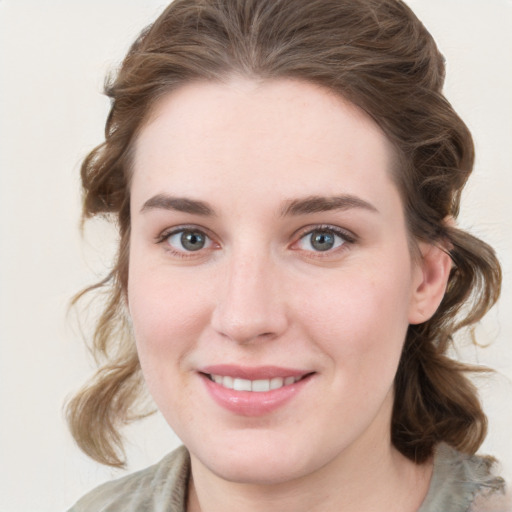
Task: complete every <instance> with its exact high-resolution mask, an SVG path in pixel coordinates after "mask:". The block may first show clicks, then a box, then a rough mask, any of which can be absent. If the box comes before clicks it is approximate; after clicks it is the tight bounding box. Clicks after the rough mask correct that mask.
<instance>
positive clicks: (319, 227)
mask: <svg viewBox="0 0 512 512" xmlns="http://www.w3.org/2000/svg"><path fill="white" fill-rule="evenodd" d="M315 231H326V232H330V233H333V234H334V235H336V236H339V237H340V238H342V239H343V241H344V243H343V244H341V246H339V247H337V248H334V249H332V250H327V251H324V252H322V251H308V250H304V249H300V248H294V247H293V246H294V245H297V244H298V243H299V242H300V241H301V240H302V239H303V238H304V237H306V236H308V235H311V234H312V233H314V232H315ZM293 239H294V241H293V243H292V244H291V248H292V249H295V250H301V251H304V252H307V253H311V254H314V255H315V257H327V256H329V255H332V254H334V253H337V252H338V251H343V250H346V249H348V247H347V246H350V245H352V244H354V243H356V242H357V240H358V237H357V235H355V234H354V233H353V232H352V231H349V230H347V229H345V228H341V227H339V226H335V225H332V224H312V225H309V226H304V227H303V228H301V229H299V230H298V231H296V232H295V233H294V235H293Z"/></svg>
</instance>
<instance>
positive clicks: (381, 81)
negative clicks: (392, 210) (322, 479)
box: [67, 0, 501, 466]
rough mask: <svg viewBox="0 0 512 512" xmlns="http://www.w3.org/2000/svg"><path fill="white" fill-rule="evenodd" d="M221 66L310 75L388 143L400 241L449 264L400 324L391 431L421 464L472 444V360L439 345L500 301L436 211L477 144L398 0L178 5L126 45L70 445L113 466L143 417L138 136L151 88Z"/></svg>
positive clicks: (220, 75)
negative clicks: (432, 248)
mask: <svg viewBox="0 0 512 512" xmlns="http://www.w3.org/2000/svg"><path fill="white" fill-rule="evenodd" d="M233 75H239V76H244V77H248V78H254V79H257V80H275V79H292V80H302V81H307V82H310V83H314V84H317V85H320V86H322V87H324V88H326V89H328V90H330V91H333V92H334V93H336V94H338V95H340V96H342V97H344V98H346V99H348V100H349V101H350V102H352V103H353V104H355V105H357V106H358V107H360V108H361V109H363V110H364V111H365V112H366V113H367V114H368V115H369V116H371V117H372V118H373V119H374V121H375V122H376V123H377V124H378V125H379V126H380V127H381V128H382V130H383V131H384V132H385V134H386V136H387V137H388V139H389V140H390V141H391V142H392V144H393V145H394V148H395V152H396V155H397V165H396V169H394V171H393V179H394V180H395V183H396V185H397V187H398V190H399V191H400V194H401V197H402V201H403V204H404V210H405V216H406V220H407V225H408V231H409V236H410V239H411V240H413V241H419V240H421V241H426V242H429V243H433V244H436V245H438V246H440V247H443V248H445V250H447V251H449V254H450V256H451V258H452V261H453V268H452V270H451V272H450V276H449V280H448V286H447V290H446V293H445V296H444V298H443V300H442V303H441V305H440V307H439V308H438V310H437V311H436V313H435V314H434V316H433V317H432V318H431V319H430V320H428V321H426V322H424V323H422V324H420V325H411V326H410V327H409V329H408V332H407V336H406V340H405V343H404V348H403V353H402V356H401V360H400V363H399V367H398V371H397V375H396V378H395V400H394V408H393V413H392V420H391V440H392V443H393V445H394V446H395V447H396V448H397V449H398V450H399V451H400V452H401V453H402V454H404V455H405V456H406V457H408V458H409V459H411V460H413V461H415V462H417V463H421V462H424V461H425V460H427V459H428V458H429V457H430V456H431V455H432V453H433V450H434V448H435V446H436V445H437V444H438V443H440V442H447V443H449V444H451V445H452V446H454V447H455V448H457V449H459V450H460V451H462V452H465V453H474V452H475V451H476V450H477V449H478V447H479V446H480V444H481V443H482V441H483V439H484V437H485V434H486V428H487V420H486V417H485V414H484V413H483V411H482V408H481V405H480V402H479V399H478V396H477V391H476V389H475V387H474V385H473V384H472V383H471V382H470V380H469V379H468V377H467V373H468V372H469V371H477V370H478V368H476V367H470V366H468V365H465V364H462V363H460V362H456V361H454V360H452V359H451V358H450V357H448V356H447V350H448V348H449V347H450V345H451V344H452V341H453V335H454V333H455V332H456V331H457V330H459V329H461V328H463V327H468V326H471V325H473V324H475V323H476V322H477V321H478V320H480V319H481V318H482V316H483V315H484V314H485V313H486V312H487V310H488V309H489V308H490V307H491V306H492V305H493V304H494V303H495V302H496V300H497V299H498V296H499V292H500V283H501V270H500V266H499V263H498V261H497V259H496V256H495V254H494V252H493V250H492V249H491V248H490V247H489V246H488V245H487V244H486V243H484V242H482V241H481V240H479V239H477V238H475V237H473V236H472V235H470V234H468V233H466V232H464V231H462V230H461V229H458V228H457V227H455V226H454V225H453V223H450V222H447V221H446V219H449V218H456V217H457V215H458V212H459V203H460V197H461V191H462V188H463V186H464V184H465V183H466V180H467V179H468V177H469V175H470V173H471V171H472V167H473V160H474V147H473V141H472V137H471V134H470V132H469V130H468V128H467V127H466V125H465V124H464V123H463V121H462V120H461V119H460V118H459V116H458V115H457V114H456V112H455V111H454V110H453V108H452V107H451V105H450V103H449V102H448V101H447V100H446V98H445V97H444V95H443V93H442V87H443V82H444V75H445V67H444V59H443V57H442V55H441V54H440V52H439V50H438V49H437V47H436V44H435V42H434V40H433V38H432V36H431V35H430V34H429V32H428V31H427V30H426V29H425V27H424V26H423V25H422V24H421V22H420V21H419V20H418V19H417V18H416V16H415V15H414V13H413V12H412V11H411V10H410V9H409V8H408V7H407V6H406V5H405V4H404V3H403V2H402V1H400V0H175V1H174V2H173V3H172V4H171V5H169V6H168V7H167V8H166V9H165V10H164V12H163V13H162V14H161V15H160V17H159V18H158V19H157V20H156V21H155V22H154V23H153V24H152V25H151V26H149V27H148V28H146V29H145V30H144V31H143V32H142V33H141V34H140V36H139V37H138V38H137V40H136V41H135V42H134V44H133V45H132V47H131V48H130V50H129V52H128V54H127V55H126V57H125V59H124V61H123V63H122V65H121V67H120V69H119V70H118V72H117V75H116V76H115V77H114V78H110V79H108V80H107V82H106V94H107V95H108V96H109V97H110V99H111V102H112V104H111V110H110V113H109V115H108V119H107V122H106V128H105V141H104V142H103V143H102V144H100V145H99V146H98V147H96V148H95V149H94V150H92V151H91V152H90V153H89V155H88V156H87V157H86V158H85V160H84V162H83V165H82V168H81V177H82V185H83V193H84V196H83V197H84V202H83V219H87V218H90V217H93V216H96V215H100V216H106V217H108V218H112V217H113V218H114V220H115V222H117V225H118V229H119V235H120V240H119V249H118V253H117V258H116V260H115V263H114V265H113V268H112V270H111V272H110V273H109V274H108V276H107V277H106V278H105V279H103V280H102V281H101V282H99V283H97V284H96V285H93V286H91V287H89V288H88V289H86V290H84V291H83V292H82V293H80V294H79V295H78V296H77V297H76V298H75V302H76V301H77V300H78V299H79V298H80V297H82V296H83V295H84V294H85V293H87V292H89V291H92V290H96V291H101V292H102V294H103V295H105V296H106V302H105V305H104V309H103V312H102V314H101V315H100V316H99V319H98V321H97V324H96V329H95V332H94V336H93V339H92V351H93V354H94V355H95V357H96V359H97V361H98V363H99V364H100V368H99V370H98V371H97V373H96V374H95V375H94V376H93V378H92V379H91V380H90V381H89V382H88V383H87V384H86V385H85V387H84V388H82V389H81V390H80V391H79V392H78V393H77V394H76V395H75V397H74V398H73V399H72V400H71V401H70V402H69V403H68V404H67V417H68V422H69V425H70V429H71V432H72V434H73V436H74V438H75V439H76V441H77V443H78V445H79V446H80V447H81V448H82V449H83V450H84V451H85V452H86V453H87V454H88V455H89V456H90V457H92V458H94V459H96V460H97V461H99V462H101V463H103V464H108V465H112V466H121V465H123V464H124V460H123V457H124V452H123V445H122V437H121V434H120V428H121V427H122V426H123V425H124V424H126V423H129V422H130V421H133V420H134V419H137V418H139V417H141V415H142V413H141V412H140V406H141V401H140V398H141V396H142V395H143V390H144V384H143V378H142V375H141V370H140V365H139V360H138V356H137V352H136V348H135V343H134V340H133V336H132V334H131V330H130V325H129V320H128V319H127V314H126V312H125V311H126V305H125V297H126V289H127V281H128V265H129V256H128V254H129V243H130V211H129V208H130V176H131V161H132V156H133V155H132V152H133V147H134V142H135V140H136V138H137V135H138V133H139V131H140V130H141V128H142V127H143V126H144V123H145V122H146V120H147V118H148V115H150V112H151V109H152V108H153V107H154V105H155V103H156V102H157V101H158V99H159V98H161V97H162V96H163V95H165V94H169V92H171V91H173V90H175V89H177V88H179V87H182V86H184V85H186V84H189V83H192V82H197V81H217V82H222V81H225V80H228V79H229V78H230V77H232V76H233Z"/></svg>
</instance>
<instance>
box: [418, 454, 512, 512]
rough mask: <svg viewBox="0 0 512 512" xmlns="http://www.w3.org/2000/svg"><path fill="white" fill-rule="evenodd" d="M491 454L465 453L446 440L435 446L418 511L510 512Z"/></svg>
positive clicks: (503, 484)
mask: <svg viewBox="0 0 512 512" xmlns="http://www.w3.org/2000/svg"><path fill="white" fill-rule="evenodd" d="M495 468H496V461H495V460H494V459H493V458H492V457H484V456H479V455H467V454H463V453H460V452H458V451H457V450H455V449H453V448H451V447H450V446H448V445H446V444H440V445H439V446H438V447H437V450H436V454H435V458H434V472H433V475H432V480H431V483H430V489H429V491H428V494H427V497H426V498H425V501H424V503H423V505H422V507H421V508H420V511H419V512H438V511H439V510H450V512H469V511H471V512H512V511H511V509H510V508H507V507H509V506H508V505H506V502H507V500H506V495H505V482H504V480H503V479H502V478H501V477H499V476H497V475H496V473H495V470H496V469H495Z"/></svg>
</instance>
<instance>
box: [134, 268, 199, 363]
mask: <svg viewBox="0 0 512 512" xmlns="http://www.w3.org/2000/svg"><path fill="white" fill-rule="evenodd" d="M128 300H129V309H130V316H131V319H132V324H133V330H134V335H135V340H136V344H137V350H138V352H139V357H140V360H141V364H142V366H143V370H144V369H145V367H149V366H151V367H152V371H153V370H154V368H157V367H159V366H162V361H163V360H166V363H165V364H169V359H172V360H176V361H177V362H178V363H179V360H180V358H181V357H182V355H183V353H184V352H186V351H187V350H189V349H190V348H191V346H192V345H193V344H194V343H195V340H197V337H198V332H199V329H200V325H201V318H202V316H203V315H204V311H205V309H206V305H205V301H204V294H199V293H198V291H197V288H196V287H194V286H191V284H190V281H189V280H187V279H186V278H185V279H179V278H178V276H176V275H172V273H170V272H165V271H163V270H162V268H158V269H152V268H151V267H149V266H145V265H142V264H138V262H137V260H136V259H135V261H133V260H132V263H131V266H130V275H129V282H128ZM153 367H154V368H153Z"/></svg>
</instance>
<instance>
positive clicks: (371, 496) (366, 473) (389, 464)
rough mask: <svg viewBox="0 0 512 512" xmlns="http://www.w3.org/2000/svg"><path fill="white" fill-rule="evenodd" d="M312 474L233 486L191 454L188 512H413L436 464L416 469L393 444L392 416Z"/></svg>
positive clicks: (239, 483) (425, 489)
mask: <svg viewBox="0 0 512 512" xmlns="http://www.w3.org/2000/svg"><path fill="white" fill-rule="evenodd" d="M385 423H386V424H387V427H388V428H387V429H386V430H384V431H383V427H384V425H383V424H382V423H381V424H380V425H378V424H377V425H373V424H372V426H371V427H370V428H369V430H368V431H367V432H366V433H365V435H364V436H362V438H360V439H359V440H358V441H357V442H355V443H354V444H352V445H351V446H350V447H347V449H346V450H344V451H343V452H342V453H340V454H338V456H336V457H335V458H333V459H332V460H330V461H329V462H328V463H327V464H326V465H324V466H323V467H321V468H320V469H318V470H317V471H315V472H313V473H309V474H307V475H304V476H302V477H300V478H295V479H293V480H289V481H285V482H279V483H276V484H265V485H261V484H253V483H241V482H232V481H227V480H225V479H223V478H222V477H221V476H219V475H216V474H214V473H213V472H211V471H209V469H208V468H206V467H205V466H204V465H202V464H201V462H200V461H199V460H198V459H196V458H195V457H194V455H193V454H191V461H192V477H191V479H190V486H189V502H188V506H187V510H188V511H189V512H214V511H219V510H222V511H223V512H232V511H233V512H234V511H239V510H244V511H247V512H263V511H264V512H273V511H275V512H309V511H311V510H315V512H332V511H343V512H380V511H388V510H393V511H394V512H414V511H417V510H418V508H419V507H420V506H421V503H422V501H423V499H424V497H425V495H426V493H427V491H428V486H429V482H430V477H431V474H432V462H429V463H427V464H424V465H417V464H414V463H413V462H412V461H410V460H409V459H407V458H406V457H404V456H403V455H401V454H400V453H399V452H398V451H397V450H396V449H395V448H394V447H393V446H392V444H391V440H390V436H389V435H384V434H383V432H390V429H389V417H388V420H387V421H386V422H385Z"/></svg>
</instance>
